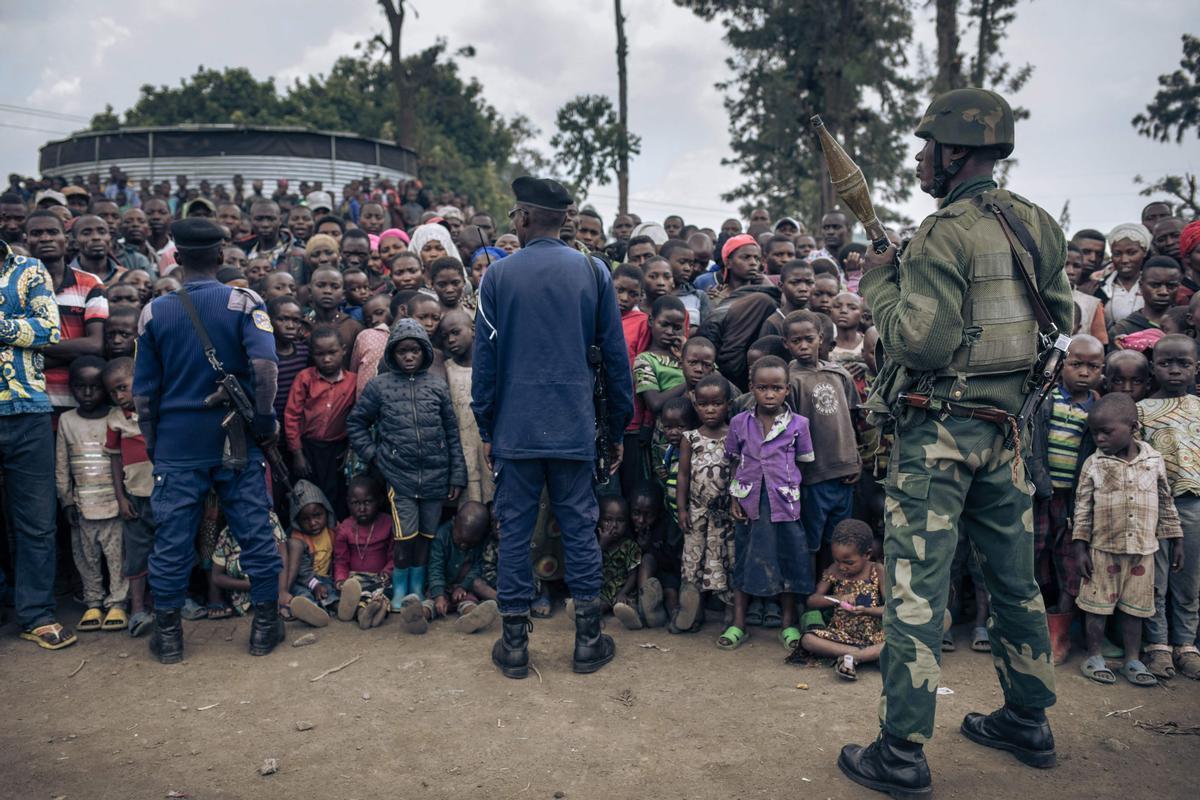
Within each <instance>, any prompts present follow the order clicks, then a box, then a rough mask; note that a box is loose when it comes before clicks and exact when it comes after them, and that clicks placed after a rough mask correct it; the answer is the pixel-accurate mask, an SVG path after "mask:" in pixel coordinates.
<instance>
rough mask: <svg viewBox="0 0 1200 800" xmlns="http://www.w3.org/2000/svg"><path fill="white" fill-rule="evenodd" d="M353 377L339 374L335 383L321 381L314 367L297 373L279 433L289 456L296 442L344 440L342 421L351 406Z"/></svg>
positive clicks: (346, 373) (298, 444)
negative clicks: (304, 440) (285, 441)
mask: <svg viewBox="0 0 1200 800" xmlns="http://www.w3.org/2000/svg"><path fill="white" fill-rule="evenodd" d="M356 394H357V392H356V390H355V375H354V373H353V372H346V371H345V370H342V371H341V372H340V373H339V374H338V377H337V379H336V380H332V381H331V380H329V379H328V378H323V377H321V373H320V372H318V371H317V368H316V367H308V368H306V369H303V370H301V371H300V374H299V375H297V376H296V380H294V381H292V388H291V390H290V391H289V392H288V400H287V407H286V408H284V410H283V433H284V436H285V437H286V438H287V445H288V447H289V448H291V450H292V452H293V453H298V452H300V440H301V439H311V440H313V441H317V442H337V441H341V440H342V439H345V438H346V417H348V416H349V415H350V409H351V408H353V406H354V398H355V396H356Z"/></svg>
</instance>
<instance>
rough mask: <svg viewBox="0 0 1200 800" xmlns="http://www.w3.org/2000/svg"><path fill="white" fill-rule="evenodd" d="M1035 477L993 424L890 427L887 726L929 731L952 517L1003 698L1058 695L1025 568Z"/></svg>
mask: <svg viewBox="0 0 1200 800" xmlns="http://www.w3.org/2000/svg"><path fill="white" fill-rule="evenodd" d="M1031 495H1032V487H1031V485H1030V484H1029V482H1028V481H1027V480H1026V478H1025V471H1024V467H1023V465H1022V463H1021V462H1019V461H1017V460H1016V458H1015V453H1014V452H1013V451H1011V450H1006V449H1004V435H1003V433H1002V432H1001V431H1000V429H999V428H998V427H997V426H996V425H995V424H993V423H990V422H984V421H982V420H975V419H963V418H960V417H947V418H946V419H944V420H939V419H935V418H934V417H933V416H927V417H926V418H925V419H924V420H923V421H920V422H919V423H918V424H916V425H913V426H911V427H907V428H906V429H905V430H902V431H898V432H897V433H896V438H895V443H894V445H893V448H892V453H891V462H890V463H889V465H888V475H887V482H886V499H885V503H884V521H885V535H884V540H883V553H884V563H885V566H886V569H887V576H888V580H889V583H890V585H891V592H890V596H889V597H888V601H887V608H886V610H885V612H884V617H883V630H884V636H885V644H884V648H883V653H882V655H881V657H880V668H881V669H882V671H883V697H882V698H881V699H880V706H879V719H880V722H881V724H882V725H883V727H884V728H885V729H886V730H887V731H888V732H889V733H891V734H892V735H893V736H898V737H901V738H904V739H907V740H909V741H913V742H926V741H928V740H929V739H930V737H932V736H933V718H934V710H935V708H936V706H937V687H938V681H939V678H940V676H941V642H942V619H943V614H944V613H945V609H946V601H947V598H948V595H949V590H950V571H951V564H952V562H953V561H954V551H955V548H956V545H957V542H958V531H959V528H960V526H961V527H962V529H963V530H964V531H965V533H966V536H967V539H968V540H969V541H970V544H971V548H972V550H973V551H974V553H975V555H976V557H977V558H978V560H979V565H980V567H981V568H982V570H983V579H984V583H985V584H986V585H987V589H988V593H989V594H990V595H991V616H990V617H989V618H988V631H989V634H990V638H991V643H992V660H993V661H994V662H995V665H996V673H997V675H999V678H1000V686H1001V689H1003V691H1004V697H1005V700H1006V701H1007V702H1009V703H1013V704H1016V705H1021V706H1026V707H1031V708H1046V707H1048V706H1051V705H1053V704H1054V699H1055V698H1054V668H1053V666H1052V665H1051V662H1050V639H1049V634H1048V632H1047V629H1046V608H1045V605H1044V604H1043V602H1042V595H1041V593H1040V592H1039V591H1038V585H1037V581H1036V580H1035V579H1034V571H1033V504H1032V496H1031Z"/></svg>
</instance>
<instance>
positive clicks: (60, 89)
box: [25, 67, 83, 112]
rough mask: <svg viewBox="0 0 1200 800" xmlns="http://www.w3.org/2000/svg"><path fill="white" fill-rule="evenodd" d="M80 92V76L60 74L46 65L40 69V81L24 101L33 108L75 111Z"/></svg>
mask: <svg viewBox="0 0 1200 800" xmlns="http://www.w3.org/2000/svg"><path fill="white" fill-rule="evenodd" d="M82 92H83V78H82V77H80V76H79V75H73V76H65V75H61V74H60V73H59V72H58V71H56V70H53V69H51V68H49V67H46V68H45V69H43V70H42V82H41V83H40V84H39V85H38V87H37V88H36V89H34V90H33V91H32V92H30V93H29V95H28V96H27V97H26V98H25V102H26V103H28V104H29V105H31V106H33V107H34V108H46V109H50V110H53V111H65V112H71V111H77V110H79V101H80V96H81V94H82Z"/></svg>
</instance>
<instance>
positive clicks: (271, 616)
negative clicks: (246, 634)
mask: <svg viewBox="0 0 1200 800" xmlns="http://www.w3.org/2000/svg"><path fill="white" fill-rule="evenodd" d="M286 635H287V631H286V630H285V629H284V626H283V617H281V616H279V602H278V601H276V600H267V601H266V602H263V603H255V604H254V621H253V622H251V623H250V655H252V656H265V655H267V654H268V653H270V652H271V651H272V650H274V649H275V645H277V644H279V643H280V642H282V641H283V639H284V637H285V636H286Z"/></svg>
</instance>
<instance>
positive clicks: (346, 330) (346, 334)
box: [308, 267, 363, 367]
mask: <svg viewBox="0 0 1200 800" xmlns="http://www.w3.org/2000/svg"><path fill="white" fill-rule="evenodd" d="M308 289H309V304H310V305H311V306H312V309H311V311H310V312H309V315H308V316H309V319H310V320H311V322H312V323H313V326H314V327H315V326H317V325H326V326H330V327H333V328H337V332H338V333H339V334H340V335H341V338H342V341H343V342H353V341H354V339H355V337H357V336H358V334H359V332H360V331H361V330H362V329H363V326H362V323H361V322H359V321H358V320H356V319H354V318H353V317H351V316H350V315H348V314H347V313H346V312H344V311H342V303H343V302H344V301H345V299H346V290H345V286H344V284H343V282H342V273H341V272H339V271H338V270H337V268H336V267H320V268H318V269H317V271H316V272H314V273H313V275H312V282H311V283H309V284H308ZM343 366H345V367H349V366H350V354H349V353H346V356H345V359H344V363H343Z"/></svg>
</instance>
